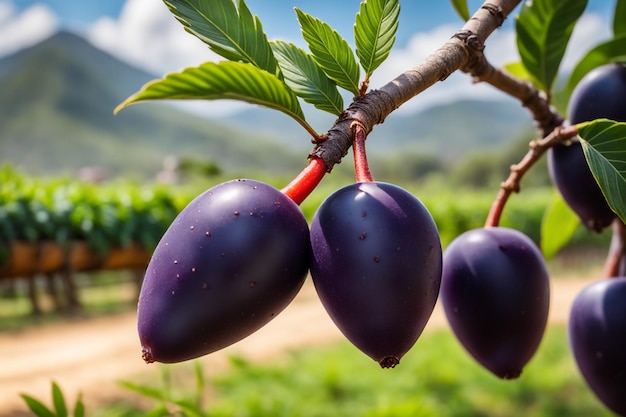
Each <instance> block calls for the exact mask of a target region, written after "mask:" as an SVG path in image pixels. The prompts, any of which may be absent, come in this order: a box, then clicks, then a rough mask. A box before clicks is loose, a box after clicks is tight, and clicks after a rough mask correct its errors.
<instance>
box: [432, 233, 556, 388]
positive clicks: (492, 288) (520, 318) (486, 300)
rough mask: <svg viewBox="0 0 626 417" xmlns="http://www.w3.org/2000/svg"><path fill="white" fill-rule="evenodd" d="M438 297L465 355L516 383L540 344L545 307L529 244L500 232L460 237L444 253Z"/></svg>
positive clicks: (545, 281)
mask: <svg viewBox="0 0 626 417" xmlns="http://www.w3.org/2000/svg"><path fill="white" fill-rule="evenodd" d="M441 298H442V302H443V307H444V311H445V313H446V317H447V318H448V322H449V324H450V326H451V328H452V330H453V332H454V334H455V335H456V337H457V339H458V340H459V341H460V342H461V344H462V345H463V346H464V348H465V349H466V350H467V351H468V352H469V353H470V355H471V356H472V357H474V359H476V361H477V362H478V363H480V364H481V365H483V366H484V367H485V368H487V369H488V370H489V371H491V372H492V373H493V374H495V375H496V376H498V377H499V378H503V379H513V378H517V377H518V376H519V375H520V374H521V372H522V369H523V367H524V366H525V365H526V363H527V362H528V361H529V360H530V358H532V356H533V355H534V353H535V351H536V349H537V347H538V346H539V343H540V342H541V339H542V337H543V332H544V330H545V327H546V324H547V319H548V310H549V304H550V283H549V277H548V272H547V269H546V266H545V262H544V260H543V257H542V255H541V253H540V251H539V249H538V248H537V247H536V245H535V244H534V242H533V241H532V240H530V238H528V237H527V236H526V235H525V234H523V233H521V232H519V231H517V230H514V229H510V228H505V227H487V228H480V229H474V230H470V231H467V232H465V233H463V234H461V235H460V236H458V237H457V238H456V239H455V240H453V241H452V242H451V243H450V245H448V247H447V248H446V251H445V252H444V258H443V277H442V281H441Z"/></svg>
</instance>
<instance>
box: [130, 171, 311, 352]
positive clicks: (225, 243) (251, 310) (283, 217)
mask: <svg viewBox="0 0 626 417" xmlns="http://www.w3.org/2000/svg"><path fill="white" fill-rule="evenodd" d="M309 253H310V240H309V229H308V225H307V222H306V220H305V218H304V216H303V214H302V212H301V211H300V208H299V207H298V206H297V205H296V204H295V203H294V202H293V201H292V200H291V199H289V198H288V197H287V196H285V195H284V194H282V193H281V192H280V191H278V190H277V189H275V188H273V187H271V186H269V185H267V184H264V183H260V182H257V181H251V180H235V181H229V182H226V183H223V184H220V185H217V186H215V187H213V188H211V189H209V190H207V191H205V192H204V193H202V194H201V195H199V196H198V197H196V199H194V200H193V201H192V202H191V203H190V204H189V205H188V206H187V207H186V208H185V209H184V210H183V211H182V212H181V213H180V214H179V215H178V217H177V218H176V219H175V220H174V222H173V223H172V225H171V226H170V227H169V229H168V230H167V231H166V233H165V234H164V236H163V238H162V239H161V241H160V242H159V244H158V246H157V248H156V250H155V251H154V254H153V256H152V259H151V261H150V263H149V265H148V268H147V271H146V276H145V278H144V282H143V285H142V287H141V293H140V296H139V304H138V330H139V338H140V341H141V345H142V347H143V358H144V360H146V362H153V361H158V362H164V363H171V362H179V361H184V360H188V359H192V358H195V357H198V356H202V355H205V354H207V353H211V352H214V351H216V350H219V349H221V348H224V347H226V346H228V345H230V344H232V343H235V342H237V341H238V340H240V339H242V338H244V337H246V336H248V335H250V334H251V333H253V332H254V331H256V330H257V329H259V328H260V327H262V326H263V325H264V324H266V323H267V322H268V321H270V320H271V319H272V318H273V317H275V316H276V315H277V314H278V313H279V312H280V311H282V310H283V309H284V308H285V307H286V306H287V305H288V304H289V303H290V302H291V300H292V299H293V298H294V297H295V295H296V294H297V293H298V291H299V289H300V288H301V286H302V284H303V282H304V280H305V278H306V275H307V271H308V260H309Z"/></svg>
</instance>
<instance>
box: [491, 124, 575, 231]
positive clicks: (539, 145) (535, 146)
mask: <svg viewBox="0 0 626 417" xmlns="http://www.w3.org/2000/svg"><path fill="white" fill-rule="evenodd" d="M577 132H578V129H577V128H576V125H572V126H568V127H557V128H555V129H554V130H553V131H552V133H550V134H549V135H547V136H546V137H545V138H543V139H536V140H533V141H532V142H530V143H529V144H528V147H529V149H528V152H527V153H526V155H524V157H523V158H522V160H521V161H520V162H519V163H517V164H515V165H511V172H510V174H509V177H508V178H507V179H506V180H505V181H504V182H502V183H501V184H500V191H499V192H498V195H497V196H496V199H495V200H494V202H493V204H492V205H491V209H490V210H489V214H488V215H487V220H486V221H485V227H490V226H498V225H499V224H500V217H501V216H502V210H503V209H504V206H505V204H506V202H507V200H508V199H509V196H510V195H511V194H512V193H514V192H515V193H517V192H519V191H520V189H521V185H520V183H521V181H522V178H523V176H524V174H525V173H526V172H527V171H528V170H529V169H530V168H531V167H532V166H533V165H534V164H535V162H537V161H538V160H539V159H540V158H541V156H542V155H543V154H544V152H545V151H547V150H548V149H549V148H550V147H552V146H554V145H556V144H558V143H563V142H565V141H567V140H570V139H572V138H574V137H575V136H576V135H577Z"/></svg>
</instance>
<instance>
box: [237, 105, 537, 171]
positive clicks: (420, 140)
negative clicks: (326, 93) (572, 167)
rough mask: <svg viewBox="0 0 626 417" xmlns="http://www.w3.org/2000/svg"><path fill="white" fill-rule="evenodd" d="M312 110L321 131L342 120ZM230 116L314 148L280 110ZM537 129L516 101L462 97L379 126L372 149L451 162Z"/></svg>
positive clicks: (289, 142)
mask: <svg viewBox="0 0 626 417" xmlns="http://www.w3.org/2000/svg"><path fill="white" fill-rule="evenodd" d="M312 113H313V115H312V116H309V117H308V119H310V120H309V123H311V125H313V127H314V128H316V129H318V130H319V132H320V133H323V132H325V131H327V130H328V128H330V127H331V126H332V123H333V122H334V120H335V119H336V118H335V117H334V116H332V115H330V114H326V113H323V112H320V111H317V112H312ZM228 120H230V121H231V122H233V123H237V126H239V127H240V128H241V129H249V130H250V131H254V132H260V133H262V134H264V135H271V136H272V137H274V138H276V139H277V140H279V141H281V143H284V144H285V145H287V146H290V147H294V148H297V149H302V148H303V147H304V148H305V149H308V148H310V140H309V139H310V138H308V137H307V134H306V132H305V131H304V130H303V129H302V127H300V126H299V125H298V124H296V123H295V122H293V121H291V120H289V119H288V118H287V117H286V116H284V115H282V114H278V113H277V112H272V111H270V110H266V109H261V108H251V109H249V110H246V111H244V112H242V113H240V114H237V115H235V116H232V117H231V118H229V119H228ZM532 129H533V125H532V120H531V118H530V115H529V113H528V111H527V110H526V109H524V108H523V107H522V106H521V105H520V104H518V103H517V102H516V101H515V100H512V99H509V100H501V101H487V100H460V101H457V102H454V103H451V104H447V105H439V106H434V107H432V108H429V109H427V110H424V111H421V112H418V113H415V114H411V115H406V114H404V113H403V114H395V113H394V114H391V115H390V116H389V117H388V118H387V120H385V122H384V123H383V124H381V125H379V126H376V127H375V128H374V131H373V132H372V135H371V140H370V141H369V142H368V148H369V149H371V150H374V151H375V152H377V153H387V154H393V153H406V152H410V153H430V154H438V155H441V157H442V159H448V160H450V159H458V158H462V157H464V156H467V155H468V154H470V153H473V152H475V151H478V150H481V149H485V148H488V149H490V150H494V148H499V147H500V148H504V147H506V146H507V145H508V144H509V142H510V141H511V140H512V139H515V138H519V136H520V133H523V132H526V131H531V132H532Z"/></svg>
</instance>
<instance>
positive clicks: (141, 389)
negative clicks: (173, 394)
mask: <svg viewBox="0 0 626 417" xmlns="http://www.w3.org/2000/svg"><path fill="white" fill-rule="evenodd" d="M119 384H120V385H121V386H122V387H124V388H126V389H128V390H131V391H134V392H136V393H137V394H141V395H143V396H144V397H147V398H152V399H154V400H158V401H166V400H167V392H165V391H164V390H162V389H159V388H154V387H149V386H146V385H140V384H135V383H133V382H128V381H121V382H120V383H119Z"/></svg>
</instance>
